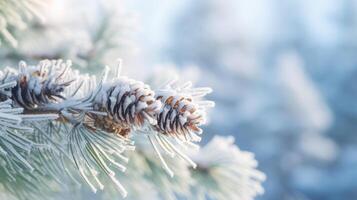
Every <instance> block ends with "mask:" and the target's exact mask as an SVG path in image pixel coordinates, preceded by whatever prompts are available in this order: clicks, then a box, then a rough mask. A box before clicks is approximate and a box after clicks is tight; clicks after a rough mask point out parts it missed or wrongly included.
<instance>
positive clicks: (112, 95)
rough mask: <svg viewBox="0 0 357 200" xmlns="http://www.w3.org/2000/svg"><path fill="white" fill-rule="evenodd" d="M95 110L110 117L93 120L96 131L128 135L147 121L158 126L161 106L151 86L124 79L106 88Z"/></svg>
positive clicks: (107, 84) (96, 101) (99, 97)
mask: <svg viewBox="0 0 357 200" xmlns="http://www.w3.org/2000/svg"><path fill="white" fill-rule="evenodd" d="M94 107H95V110H99V111H103V112H106V113H107V116H98V115H96V116H93V118H94V126H95V127H100V128H102V129H104V130H106V131H108V132H116V133H119V134H121V135H127V134H128V133H129V131H130V129H131V128H132V127H141V126H142V125H143V124H144V122H145V121H149V122H150V123H154V118H155V115H156V113H157V112H158V111H159V110H160V107H161V103H160V101H158V100H156V99H155V97H154V91H152V90H151V89H150V87H149V86H148V85H146V84H144V83H142V82H140V81H135V80H133V79H128V78H126V77H120V78H118V79H117V80H116V81H114V82H112V83H106V84H104V85H103V88H102V90H101V92H100V93H99V94H98V95H97V98H96V100H95V106H94Z"/></svg>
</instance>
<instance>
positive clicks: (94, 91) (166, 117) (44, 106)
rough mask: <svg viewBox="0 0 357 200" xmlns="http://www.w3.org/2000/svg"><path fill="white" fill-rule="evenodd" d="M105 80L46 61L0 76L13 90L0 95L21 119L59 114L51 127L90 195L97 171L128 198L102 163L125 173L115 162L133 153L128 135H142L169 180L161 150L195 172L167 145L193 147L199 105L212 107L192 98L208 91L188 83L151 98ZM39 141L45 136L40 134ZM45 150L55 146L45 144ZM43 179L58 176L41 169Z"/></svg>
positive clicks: (127, 82) (135, 85) (118, 80)
mask: <svg viewBox="0 0 357 200" xmlns="http://www.w3.org/2000/svg"><path fill="white" fill-rule="evenodd" d="M118 71H119V70H118ZM107 76H108V72H106V73H105V74H104V75H103V79H102V80H100V81H99V82H98V83H96V82H95V81H94V78H93V77H92V78H90V77H89V76H85V75H80V74H78V72H75V71H73V70H72V69H71V63H70V62H62V61H61V60H54V61H48V60H45V61H42V62H40V63H39V64H38V65H36V66H27V65H26V64H25V63H24V62H20V64H19V69H18V70H14V69H10V68H8V69H6V70H5V73H4V75H3V77H2V82H3V83H6V82H12V83H16V84H14V85H13V87H12V88H11V90H10V91H7V93H10V95H6V94H5V93H4V94H3V95H2V96H3V99H11V100H12V101H13V105H12V106H14V107H18V108H20V109H23V111H24V113H25V115H24V116H26V117H29V116H37V117H38V116H47V115H49V116H52V115H53V114H55V115H58V118H57V120H56V122H55V124H57V125H56V126H61V127H64V128H62V129H61V131H60V132H61V134H64V135H66V136H67V138H66V141H65V143H67V147H66V148H65V149H66V150H67V151H68V152H69V153H68V155H69V156H70V157H71V160H72V162H73V164H74V165H75V167H76V168H77V170H78V172H79V174H80V175H81V176H82V178H83V180H84V181H85V182H86V183H87V184H88V185H89V186H90V187H91V188H92V190H93V191H94V192H95V191H96V190H97V188H99V189H103V187H104V186H103V184H102V183H101V181H100V180H99V179H98V176H97V175H98V173H99V172H100V171H101V172H103V173H104V174H106V175H107V176H108V178H110V179H111V180H112V182H113V183H114V184H115V185H117V186H118V189H119V190H120V191H121V194H122V196H126V191H125V189H124V187H123V186H122V185H121V184H120V183H119V181H118V180H117V179H116V178H115V172H114V171H113V170H111V169H110V168H109V165H108V164H110V165H113V166H116V167H118V168H119V169H121V170H122V171H124V170H125V167H124V166H123V165H122V164H120V163H118V162H117V161H116V160H118V159H122V160H124V161H127V158H126V157H124V156H122V155H121V154H122V153H123V152H124V151H126V150H133V146H132V142H131V139H130V137H131V134H132V133H133V131H136V132H139V133H144V134H145V135H147V136H148V138H149V140H150V142H151V144H152V145H153V147H154V149H155V151H156V153H157V155H158V157H159V158H160V160H161V162H162V164H163V166H164V169H165V170H166V171H167V172H168V173H169V174H170V176H173V173H172V170H171V169H170V167H169V166H168V165H167V163H166V161H165V159H163V157H162V155H161V153H160V151H161V150H164V151H166V152H170V154H171V155H172V156H175V155H177V156H179V157H181V158H183V159H184V160H186V161H187V162H188V163H189V164H191V165H192V166H193V167H195V164H194V163H193V161H192V160H190V159H189V158H188V157H187V156H186V155H185V154H183V153H182V152H181V151H180V150H179V148H177V147H175V145H174V144H173V143H174V142H177V143H178V144H180V145H183V146H184V145H187V144H190V145H193V144H192V143H191V141H198V140H199V136H197V135H196V133H199V134H200V133H201V131H200V129H199V128H198V126H199V125H201V123H202V122H204V118H203V117H204V116H203V114H201V112H203V111H204V110H203V109H204V107H203V105H204V104H206V105H210V106H211V105H212V103H207V102H205V103H202V102H195V99H196V97H201V96H204V95H205V94H206V93H207V92H209V90H207V89H190V85H188V84H186V85H185V86H184V87H183V88H174V87H172V84H170V85H168V86H167V87H165V88H164V89H161V90H159V91H158V92H159V93H158V94H159V95H155V91H153V90H151V89H150V87H149V86H148V85H145V84H144V83H142V82H139V81H135V80H132V79H128V78H126V77H122V76H120V73H117V76H116V77H114V78H112V79H110V80H109V81H108V80H107ZM75 77H76V79H75ZM198 111H200V112H198ZM44 120H45V119H44ZM31 126H32V127H35V128H36V129H37V130H38V132H40V133H41V126H40V125H39V124H35V123H32V124H31ZM45 127H46V126H45ZM40 135H42V137H44V136H46V137H50V136H49V135H46V133H43V132H42V133H41V134H40ZM35 141H36V140H35ZM44 143H47V144H48V143H52V144H54V143H55V142H54V141H52V140H51V138H47V141H46V142H44ZM155 143H156V144H155ZM54 146H57V145H54ZM57 151H60V152H65V150H64V147H59V146H58V149H57ZM61 154H62V153H61ZM66 155H67V154H66V153H63V154H62V156H66ZM44 157H45V156H44ZM57 162H60V163H61V162H63V161H57ZM55 163H56V162H55ZM50 168H51V167H50V166H47V169H50ZM52 168H53V166H52ZM47 173H48V174H52V175H54V174H56V173H55V172H54V171H53V170H52V171H51V170H47ZM56 177H58V175H57V176H54V178H56Z"/></svg>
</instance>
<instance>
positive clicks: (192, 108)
mask: <svg viewBox="0 0 357 200" xmlns="http://www.w3.org/2000/svg"><path fill="white" fill-rule="evenodd" d="M190 87H191V83H187V84H186V86H184V87H182V88H176V89H175V88H172V87H171V86H168V87H167V88H165V89H161V90H158V91H156V99H157V100H160V101H161V102H162V103H163V107H162V109H161V111H160V113H159V114H158V115H157V124H156V125H155V128H156V130H157V131H158V132H160V133H162V134H164V135H170V136H176V137H179V138H182V136H183V138H184V139H185V140H189V141H191V140H193V141H196V140H199V139H200V138H197V135H196V134H193V133H197V134H201V133H202V129H201V128H200V127H199V126H200V125H202V124H204V123H205V109H204V108H205V107H211V106H213V102H210V101H197V97H202V96H204V95H206V94H207V93H210V92H211V89H209V88H195V89H191V88H190Z"/></svg>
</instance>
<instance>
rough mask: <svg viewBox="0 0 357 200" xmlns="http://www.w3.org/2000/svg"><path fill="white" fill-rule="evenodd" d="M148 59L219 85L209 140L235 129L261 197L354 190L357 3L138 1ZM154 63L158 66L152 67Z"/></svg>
mask: <svg viewBox="0 0 357 200" xmlns="http://www.w3.org/2000/svg"><path fill="white" fill-rule="evenodd" d="M130 10H132V11H136V13H137V14H138V15H139V19H140V21H141V23H142V26H141V27H140V29H141V31H140V37H139V38H140V39H141V40H140V43H141V44H142V45H144V48H143V49H144V51H145V53H146V55H149V56H148V57H149V58H150V59H149V60H147V59H146V60H145V61H144V62H145V63H146V62H149V63H150V62H152V63H153V64H156V63H171V64H173V65H175V66H177V67H178V68H179V69H180V70H181V71H183V72H184V73H186V74H185V77H186V76H187V74H191V75H192V74H193V73H195V74H196V78H197V82H198V84H201V85H208V86H210V87H212V88H213V89H214V93H213V94H212V95H211V98H212V99H213V100H214V101H215V102H216V107H215V109H214V110H213V111H212V112H211V114H210V116H211V123H210V125H209V126H208V127H207V128H206V130H205V133H206V138H205V139H208V138H209V137H211V136H212V134H233V135H234V136H235V137H236V142H237V144H238V145H239V146H240V147H241V148H242V149H244V150H249V151H252V152H254V153H255V154H256V157H257V160H258V161H259V164H260V165H259V168H260V169H261V170H262V171H263V172H265V173H266V174H267V177H268V179H267V181H266V182H265V183H264V187H265V191H266V192H265V194H264V195H263V196H260V197H258V199H266V200H276V199H314V200H316V199H324V200H335V199H336V200H337V199H354V198H356V196H357V181H356V180H357V170H356V167H357V134H356V130H357V106H356V102H357V56H356V53H357V39H356V38H357V37H356V33H357V32H356V31H357V15H356V11H357V1H354V0H341V1H337V0H316V1H309V0H288V1H279V0H267V1H259V0H251V1H243V0H226V1H220V0H198V1H189V0H185V1H176V0H170V1H165V2H161V1H158V0H157V1H155V0H150V1H145V3H144V2H142V1H134V2H131V3H130ZM149 66H151V65H149Z"/></svg>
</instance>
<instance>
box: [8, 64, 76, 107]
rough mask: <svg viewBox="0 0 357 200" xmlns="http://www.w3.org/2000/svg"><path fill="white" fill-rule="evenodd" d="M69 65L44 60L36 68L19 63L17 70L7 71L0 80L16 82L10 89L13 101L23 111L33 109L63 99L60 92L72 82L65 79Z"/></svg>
mask: <svg viewBox="0 0 357 200" xmlns="http://www.w3.org/2000/svg"><path fill="white" fill-rule="evenodd" d="M70 66H71V63H70V62H69V61H68V62H62V60H54V61H49V60H44V61H41V62H40V63H39V64H38V65H36V66H27V64H26V63H25V62H20V63H19V70H18V71H14V70H10V69H8V70H7V71H6V72H5V75H4V77H3V79H2V82H5V81H16V82H17V85H16V86H15V87H13V88H12V89H11V93H12V98H13V100H14V101H15V102H16V103H17V104H19V105H20V106H21V107H23V108H25V109H33V108H36V107H37V106H41V105H44V104H47V103H51V102H58V100H59V99H64V97H63V96H62V92H63V91H64V89H65V88H66V87H67V86H68V85H69V84H70V83H71V82H72V80H68V79H67V78H66V77H68V76H67V73H69V71H70Z"/></svg>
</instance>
